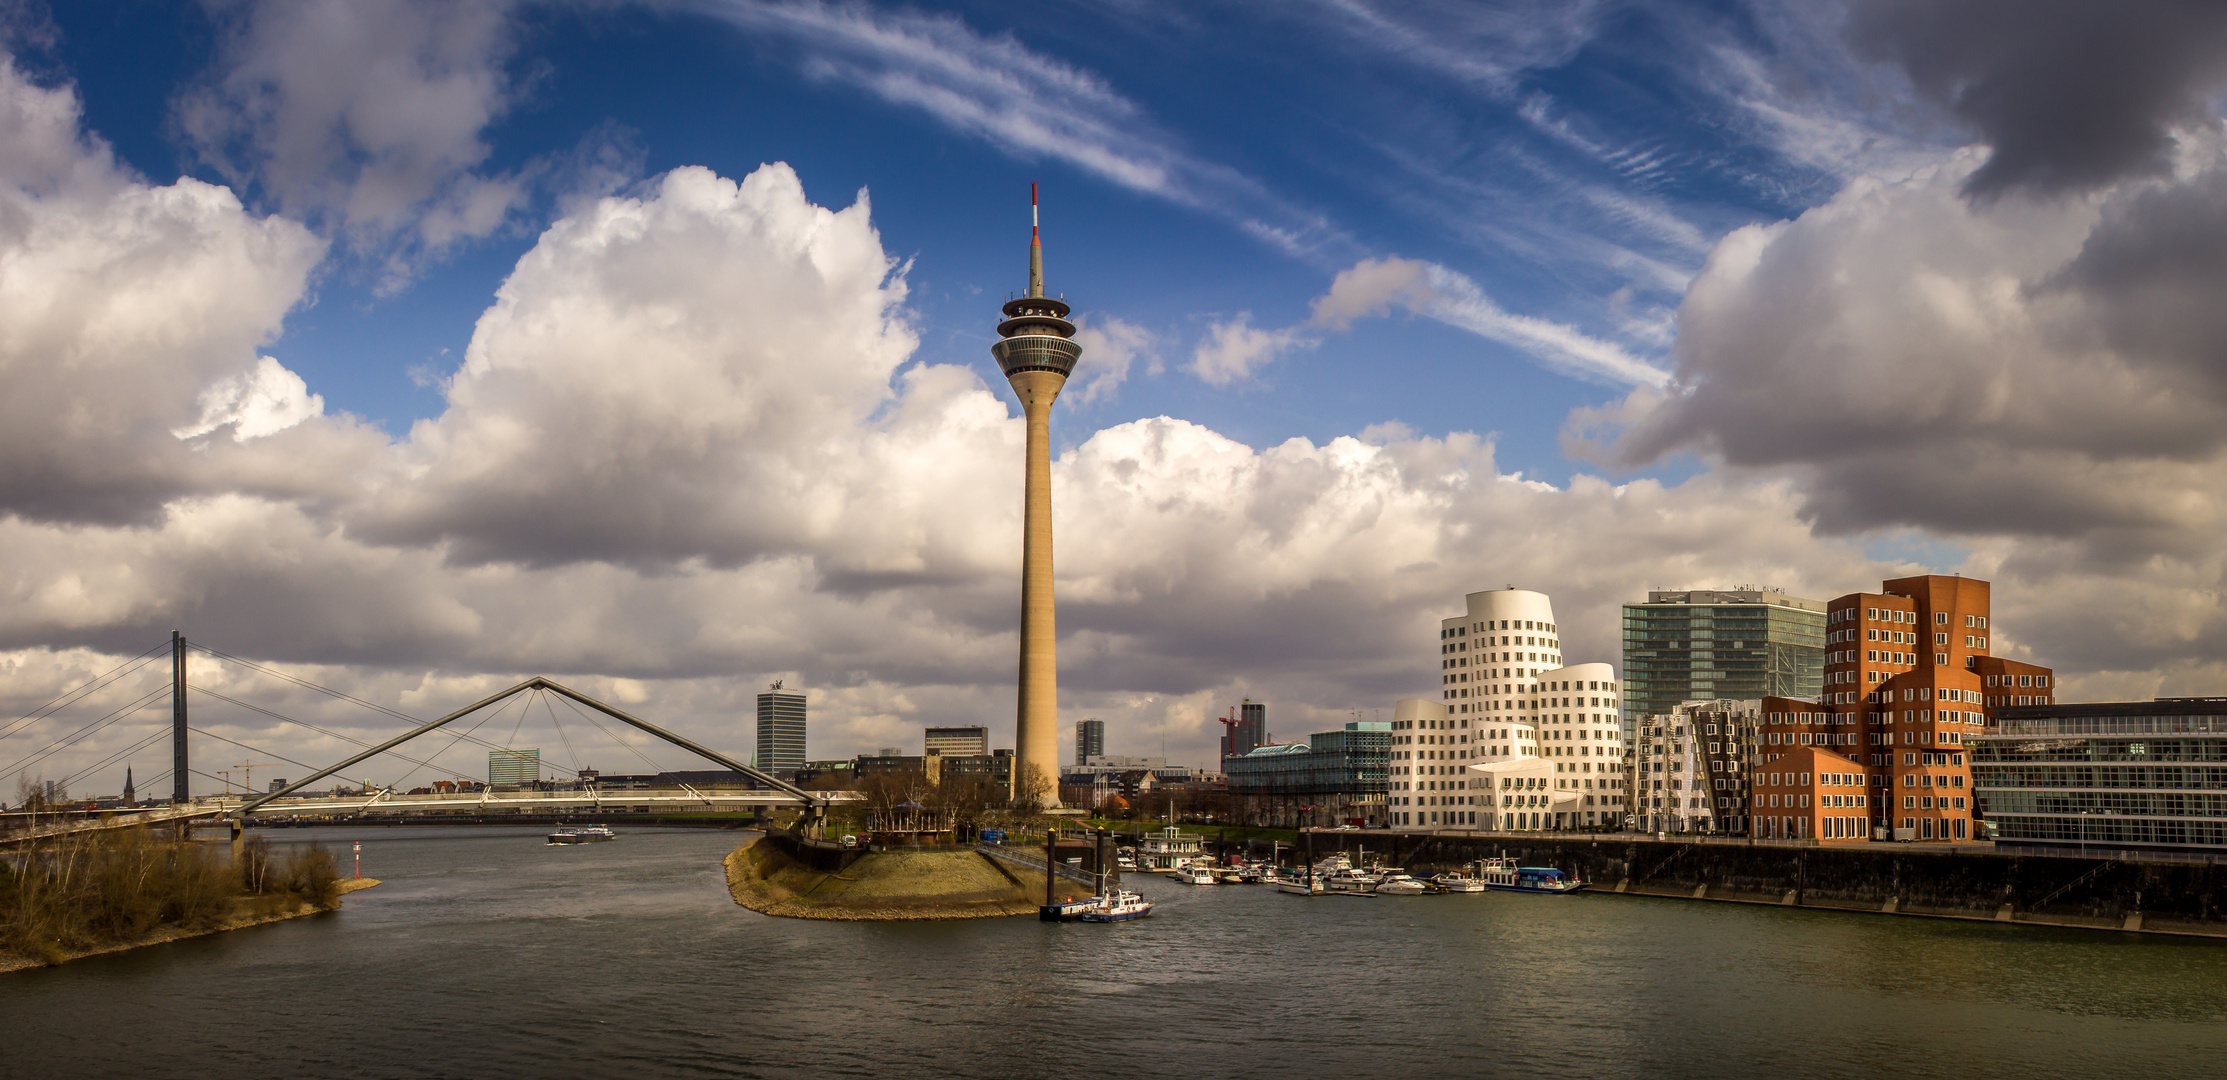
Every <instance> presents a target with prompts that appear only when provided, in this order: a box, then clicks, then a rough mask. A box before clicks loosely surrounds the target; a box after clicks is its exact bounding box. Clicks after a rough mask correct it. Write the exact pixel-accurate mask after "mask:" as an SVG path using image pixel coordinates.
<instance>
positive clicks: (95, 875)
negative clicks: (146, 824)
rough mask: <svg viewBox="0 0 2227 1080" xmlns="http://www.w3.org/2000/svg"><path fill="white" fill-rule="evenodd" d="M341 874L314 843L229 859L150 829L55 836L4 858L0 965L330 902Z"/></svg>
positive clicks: (250, 845) (258, 847)
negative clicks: (277, 853)
mask: <svg viewBox="0 0 2227 1080" xmlns="http://www.w3.org/2000/svg"><path fill="white" fill-rule="evenodd" d="M339 877H340V875H339V872H338V868H337V867H336V866H335V864H334V862H333V858H332V853H331V852H328V851H326V850H325V849H324V848H323V847H321V846H319V845H315V844H311V845H308V846H307V847H301V848H295V849H293V850H292V851H290V852H289V853H287V854H286V855H285V856H284V857H283V858H280V857H276V856H274V855H272V853H271V850H270V846H269V844H268V843H267V842H266V841H264V840H263V838H261V837H256V838H254V839H251V840H249V841H248V842H247V843H246V844H244V845H243V846H242V848H241V853H240V856H239V857H238V858H237V859H228V858H226V857H225V856H224V855H222V854H220V853H219V852H218V851H217V850H215V849H213V848H212V847H211V846H210V845H206V844H198V843H194V842H192V841H187V840H180V839H177V838H176V837H174V836H171V835H169V834H163V835H156V834H153V833H150V832H149V831H148V830H146V829H113V830H108V831H104V832H99V833H91V834H83V835H78V836H71V837H66V838H62V839H58V840H55V841H52V842H50V843H45V844H41V845H38V846H36V847H33V848H29V849H26V850H21V851H17V852H12V853H10V856H9V858H8V860H6V861H5V862H0V968H4V967H20V966H25V965H27V964H30V965H35V964H58V963H61V962H63V961H65V960H69V959H72V958H74V957H77V956H84V955H89V954H92V953H97V952H106V951H111V950H113V949H115V948H118V947H130V946H133V945H138V944H143V943H147V942H150V941H155V940H173V939H175V938H177V937H180V936H191V935H193V934H199V933H207V932H209V931H212V930H217V929H224V928H226V927H227V926H229V925H232V924H236V923H239V922H240V921H241V920H243V919H248V920H254V921H268V920H267V918H265V917H266V916H278V915H283V914H290V913H297V912H300V911H304V910H308V909H322V908H328V907H331V906H333V905H334V904H335V903H337V902H338V900H339V896H340V882H339Z"/></svg>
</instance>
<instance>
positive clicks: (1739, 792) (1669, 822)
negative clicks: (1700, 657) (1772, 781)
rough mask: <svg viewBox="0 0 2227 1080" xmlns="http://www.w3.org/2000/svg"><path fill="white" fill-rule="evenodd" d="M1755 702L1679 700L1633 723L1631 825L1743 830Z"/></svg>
mask: <svg viewBox="0 0 2227 1080" xmlns="http://www.w3.org/2000/svg"><path fill="white" fill-rule="evenodd" d="M1761 710H1762V702H1761V701H1740V700H1735V699H1730V698H1720V699H1717V700H1713V701H1683V702H1680V703H1678V705H1677V706H1676V707H1675V708H1673V709H1671V711H1670V712H1668V713H1664V714H1661V715H1655V716H1642V717H1639V718H1637V722H1636V723H1635V725H1634V728H1635V730H1634V737H1633V741H1632V755H1631V758H1630V772H1629V783H1628V784H1627V787H1628V789H1629V790H1630V792H1631V798H1630V809H1629V814H1630V817H1629V823H1630V825H1631V827H1632V828H1635V829H1637V830H1639V831H1641V832H1673V833H1679V832H1724V833H1740V832H1744V831H1745V830H1746V828H1747V825H1748V822H1747V816H1748V797H1749V792H1748V787H1749V779H1748V765H1749V762H1750V761H1752V760H1753V756H1752V755H1753V752H1754V747H1755V740H1756V732H1757V730H1759V728H1760V726H1761V725H1762V722H1763V717H1762V711H1761Z"/></svg>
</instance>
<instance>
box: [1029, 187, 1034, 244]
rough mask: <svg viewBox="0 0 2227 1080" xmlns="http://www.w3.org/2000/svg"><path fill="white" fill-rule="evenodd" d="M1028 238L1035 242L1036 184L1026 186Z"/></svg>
mask: <svg viewBox="0 0 2227 1080" xmlns="http://www.w3.org/2000/svg"><path fill="white" fill-rule="evenodd" d="M1028 239H1029V242H1030V243H1032V244H1033V243H1035V242H1036V185H1035V184H1030V185H1029V186H1028Z"/></svg>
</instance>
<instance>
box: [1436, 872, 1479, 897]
mask: <svg viewBox="0 0 2227 1080" xmlns="http://www.w3.org/2000/svg"><path fill="white" fill-rule="evenodd" d="M1431 880H1432V881H1433V882H1435V883H1437V885H1438V887H1439V888H1441V889H1444V890H1446V891H1447V892H1484V891H1485V883H1484V882H1482V881H1479V880H1477V879H1476V878H1473V877H1470V876H1469V875H1468V874H1464V873H1462V872H1461V871H1459V870H1449V871H1447V872H1445V873H1443V874H1439V875H1437V876H1436V877H1433V878H1431Z"/></svg>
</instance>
